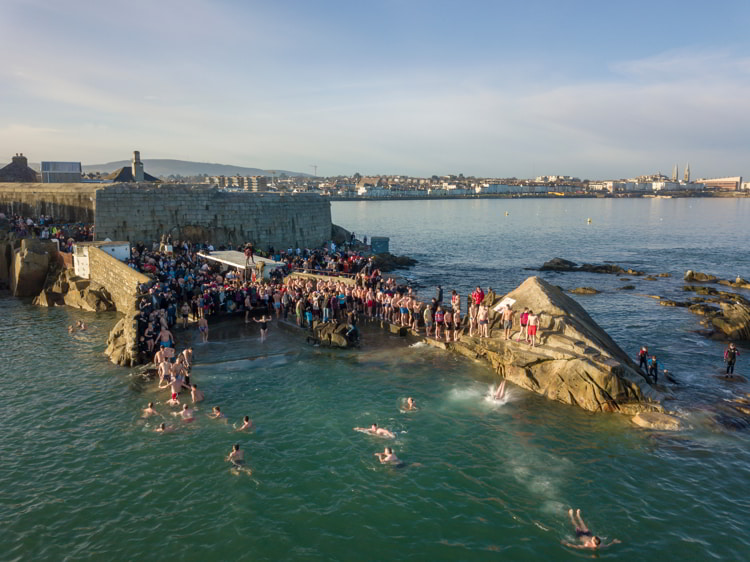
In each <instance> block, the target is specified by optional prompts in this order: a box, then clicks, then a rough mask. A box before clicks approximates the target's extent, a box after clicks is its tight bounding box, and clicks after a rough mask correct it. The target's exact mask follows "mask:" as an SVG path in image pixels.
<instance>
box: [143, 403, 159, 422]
mask: <svg viewBox="0 0 750 562" xmlns="http://www.w3.org/2000/svg"><path fill="white" fill-rule="evenodd" d="M160 415H161V414H160V413H159V412H157V411H156V410H154V403H153V402H149V403H148V406H146V407H145V408H144V409H143V417H144V418H148V417H150V416H160Z"/></svg>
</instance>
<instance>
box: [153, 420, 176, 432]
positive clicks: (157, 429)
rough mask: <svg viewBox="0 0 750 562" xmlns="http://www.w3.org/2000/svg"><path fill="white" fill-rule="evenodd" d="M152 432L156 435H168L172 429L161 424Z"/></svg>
mask: <svg viewBox="0 0 750 562" xmlns="http://www.w3.org/2000/svg"><path fill="white" fill-rule="evenodd" d="M154 431H155V432H156V433H168V432H170V431H174V427H172V426H171V425H166V424H165V423H164V422H162V423H160V424H159V427H157V428H156V429H155V430H154Z"/></svg>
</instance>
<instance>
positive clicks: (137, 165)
mask: <svg viewBox="0 0 750 562" xmlns="http://www.w3.org/2000/svg"><path fill="white" fill-rule="evenodd" d="M133 181H143V162H141V153H140V152H139V151H138V150H134V151H133Z"/></svg>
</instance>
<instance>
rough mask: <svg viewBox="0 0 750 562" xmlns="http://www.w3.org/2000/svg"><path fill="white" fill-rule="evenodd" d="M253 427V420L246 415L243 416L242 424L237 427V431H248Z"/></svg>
mask: <svg viewBox="0 0 750 562" xmlns="http://www.w3.org/2000/svg"><path fill="white" fill-rule="evenodd" d="M251 427H253V420H251V419H250V416H245V417H244V418H242V425H241V426H240V427H238V428H237V431H246V430H248V429H250V428H251Z"/></svg>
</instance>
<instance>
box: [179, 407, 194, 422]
mask: <svg viewBox="0 0 750 562" xmlns="http://www.w3.org/2000/svg"><path fill="white" fill-rule="evenodd" d="M180 416H182V421H184V422H191V421H193V420H194V419H195V416H193V410H191V409H190V407H189V406H188V405H187V404H183V405H182V412H180Z"/></svg>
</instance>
